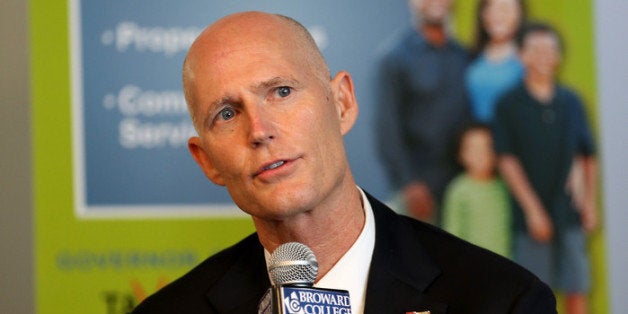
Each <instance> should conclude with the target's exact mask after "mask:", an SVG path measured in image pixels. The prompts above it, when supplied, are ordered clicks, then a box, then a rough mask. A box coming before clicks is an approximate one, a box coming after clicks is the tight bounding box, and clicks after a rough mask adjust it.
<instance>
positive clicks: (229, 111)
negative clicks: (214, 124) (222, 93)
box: [218, 108, 235, 121]
mask: <svg viewBox="0 0 628 314" xmlns="http://www.w3.org/2000/svg"><path fill="white" fill-rule="evenodd" d="M218 116H219V117H220V119H222V120H225V121H227V120H231V119H232V118H233V117H234V116H235V111H234V110H233V108H225V109H222V110H220V112H219V113H218Z"/></svg>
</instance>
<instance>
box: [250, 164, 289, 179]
mask: <svg viewBox="0 0 628 314" xmlns="http://www.w3.org/2000/svg"><path fill="white" fill-rule="evenodd" d="M287 162H288V160H277V161H275V162H272V163H269V164H267V165H265V166H263V167H261V168H260V169H259V170H258V171H257V172H256V173H255V174H254V175H253V176H254V177H257V176H258V175H260V174H262V173H264V172H265V171H270V170H274V169H277V168H279V167H281V166H283V165H285V164H286V163H287Z"/></svg>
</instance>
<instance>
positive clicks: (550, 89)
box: [525, 75, 554, 104]
mask: <svg viewBox="0 0 628 314" xmlns="http://www.w3.org/2000/svg"><path fill="white" fill-rule="evenodd" d="M525 85H526V88H527V89H528V91H529V92H530V95H532V97H534V98H535V99H536V100H538V101H539V102H541V103H543V104H549V103H550V102H551V101H552V99H553V98H554V79H553V77H551V78H550V77H547V76H541V75H538V76H534V75H528V76H527V77H526V79H525Z"/></svg>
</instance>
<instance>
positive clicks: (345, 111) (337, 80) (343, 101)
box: [331, 71, 358, 135]
mask: <svg viewBox="0 0 628 314" xmlns="http://www.w3.org/2000/svg"><path fill="white" fill-rule="evenodd" d="M331 88H332V94H333V97H334V104H335V105H336V110H337V111H338V117H339V119H340V131H341V133H342V135H345V134H347V133H348V132H349V130H351V128H352V127H353V125H354V124H355V120H357V118H358V102H357V100H356V99H355V92H354V90H353V80H352V79H351V75H350V74H349V73H348V72H345V71H340V72H338V74H336V76H335V77H334V78H333V79H332V80H331Z"/></svg>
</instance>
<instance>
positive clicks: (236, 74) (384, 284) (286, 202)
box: [134, 12, 555, 313]
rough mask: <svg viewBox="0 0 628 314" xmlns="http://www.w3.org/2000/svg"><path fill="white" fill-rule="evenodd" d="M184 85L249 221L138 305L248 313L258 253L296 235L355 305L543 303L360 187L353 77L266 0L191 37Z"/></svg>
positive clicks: (388, 308)
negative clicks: (352, 139)
mask: <svg viewBox="0 0 628 314" xmlns="http://www.w3.org/2000/svg"><path fill="white" fill-rule="evenodd" d="M183 85H184V90H185V96H186V100H187V102H188V105H189V109H190V113H191V116H192V120H193V123H194V126H195V128H196V130H197V132H198V136H197V137H192V138H190V140H189V142H188V147H189V150H190V152H191V154H192V156H193V157H194V159H195V160H196V162H197V163H198V165H199V166H200V168H201V169H202V170H203V172H204V173H205V175H206V176H207V178H208V179H209V180H211V181H212V182H213V183H215V184H217V185H221V186H224V187H226V189H227V190H228V192H229V194H230V195H231V197H232V199H233V201H234V202H235V203H236V204H237V206H238V207H239V208H240V209H241V210H243V211H244V212H246V213H247V214H249V215H250V216H251V217H252V219H253V222H254V225H255V228H256V231H257V232H256V233H254V234H252V235H251V236H249V237H247V238H245V239H244V240H242V241H241V242H239V243H237V244H235V245H234V246H232V247H230V248H228V249H226V250H224V251H222V252H220V253H218V254H216V255H214V256H212V257H210V258H208V259H207V260H205V261H204V262H202V263H201V264H200V265H199V266H197V267H196V268H195V269H193V270H192V271H190V272H189V273H187V274H186V275H184V276H183V277H181V278H180V279H178V280H176V281H175V282H173V283H172V284H170V285H168V286H167V287H165V288H163V289H162V290H160V291H159V292H157V293H156V294H155V295H153V296H151V297H149V298H148V299H146V300H145V301H144V302H142V303H141V304H140V305H139V306H138V307H137V309H136V310H135V311H134V313H256V312H257V306H258V303H259V301H260V299H261V298H262V296H263V295H264V293H265V292H266V290H267V289H268V288H269V287H270V286H271V283H270V280H269V277H268V273H267V269H266V258H267V257H268V255H269V254H270V253H271V252H273V251H274V249H275V248H277V247H278V246H279V245H281V244H282V243H285V242H292V241H296V242H301V243H303V244H305V245H307V246H308V247H310V248H311V249H312V250H313V251H314V254H315V255H316V257H317V259H318V263H319V273H318V277H317V278H316V282H315V286H316V287H324V288H335V289H342V290H348V291H349V293H350V296H351V306H352V313H406V312H412V311H431V313H456V312H461V313H462V312H464V313H469V312H474V311H489V312H491V313H499V312H508V311H511V310H513V309H516V308H522V309H525V310H526V311H529V312H534V313H545V312H548V313H553V309H554V302H555V301H554V299H553V296H552V293H551V291H550V290H549V289H548V288H547V286H545V285H544V284H543V283H541V282H540V281H539V280H538V279H537V278H536V277H534V276H533V275H532V274H530V273H528V272H527V271H525V270H523V269H522V268H520V267H518V266H516V265H515V264H513V263H511V262H509V261H507V260H505V259H503V258H501V257H499V256H497V255H494V254H492V253H489V252H488V251H484V250H482V249H480V248H477V247H474V246H472V245H470V244H468V243H466V242H463V241H461V240H459V239H457V238H455V237H453V236H451V235H449V234H446V233H444V232H442V231H440V230H438V229H436V228H434V227H431V226H429V225H426V224H424V223H421V222H419V221H416V220H414V219H411V218H407V217H402V216H399V215H397V214H395V213H394V212H392V211H391V210H390V209H389V208H387V207H386V206H385V205H383V204H382V203H380V202H379V201H377V200H376V199H374V198H373V197H371V196H370V195H368V194H367V193H366V192H364V191H363V190H361V189H360V188H359V187H358V186H357V185H356V182H355V180H354V178H353V175H352V173H351V170H350V167H349V163H348V161H347V157H346V153H345V148H344V145H343V136H344V135H345V134H347V132H349V130H350V129H351V128H352V126H353V124H354V123H355V121H356V118H357V115H358V105H357V102H356V98H355V94H354V88H353V81H352V79H351V76H350V75H349V73H347V72H344V71H340V72H339V73H337V74H336V75H334V76H333V77H332V76H331V75H330V72H329V69H328V66H327V64H326V62H325V60H324V59H323V57H322V55H321V53H320V51H319V50H318V48H317V47H316V44H315V43H314V41H313V39H312V37H311V36H310V34H309V33H308V32H307V30H306V29H305V28H304V27H303V26H302V25H301V24H299V23H298V22H296V21H294V20H293V19H291V18H288V17H285V16H280V15H274V14H267V13H262V12H244V13H237V14H233V15H229V16H226V17H224V18H222V19H220V20H218V21H217V22H215V23H214V24H212V25H210V26H209V27H208V28H207V29H205V30H204V31H203V32H202V33H201V34H200V35H199V37H198V38H197V39H196V41H195V42H194V43H193V44H192V46H191V47H190V50H189V52H188V55H187V58H186V60H185V63H184V67H183ZM463 258H464V262H463ZM486 285H489V287H488V288H487V287H486ZM470 291H478V292H477V293H472V292H470Z"/></svg>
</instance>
